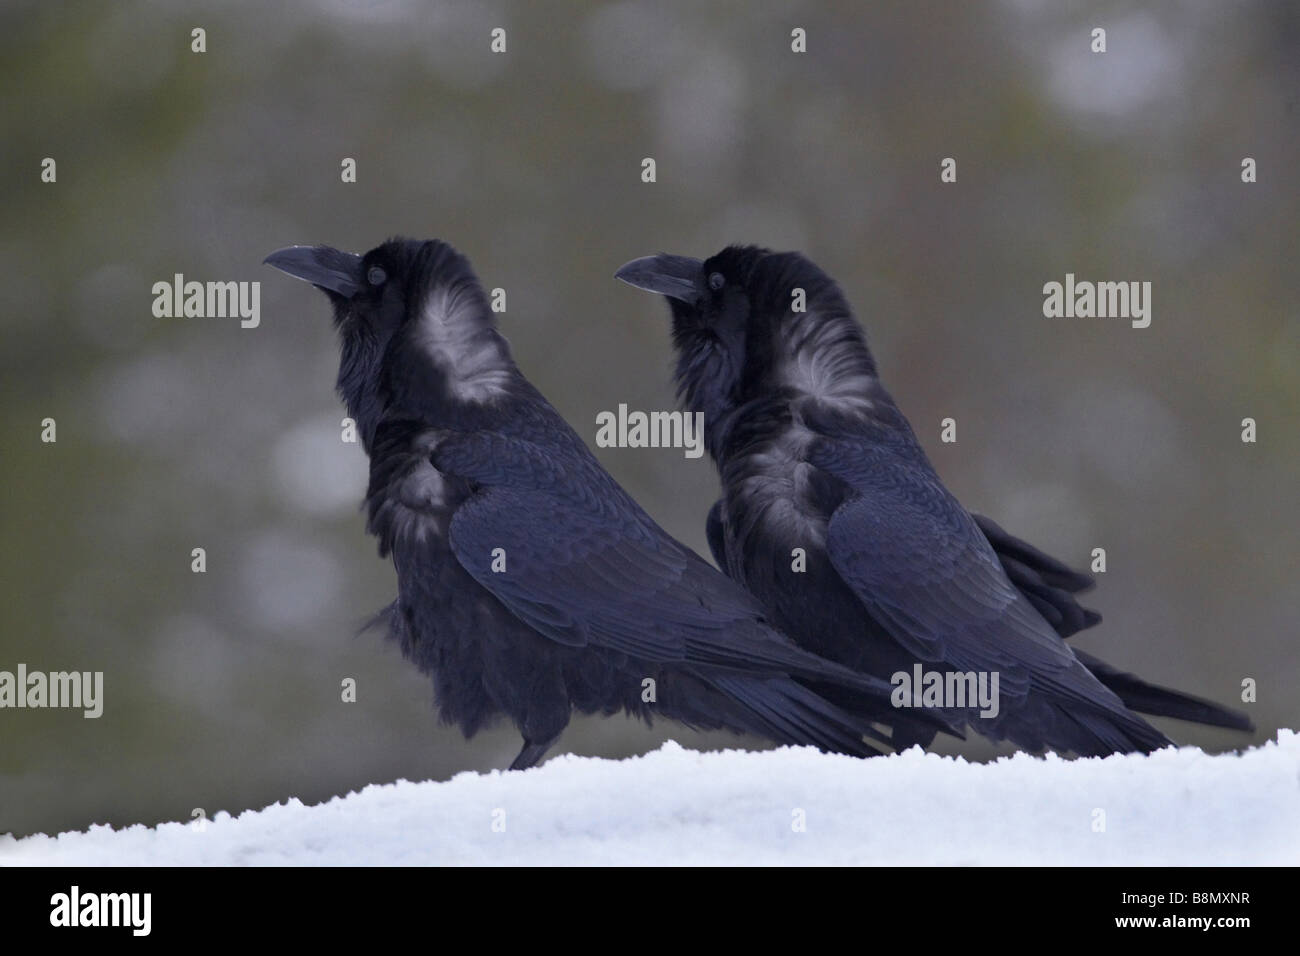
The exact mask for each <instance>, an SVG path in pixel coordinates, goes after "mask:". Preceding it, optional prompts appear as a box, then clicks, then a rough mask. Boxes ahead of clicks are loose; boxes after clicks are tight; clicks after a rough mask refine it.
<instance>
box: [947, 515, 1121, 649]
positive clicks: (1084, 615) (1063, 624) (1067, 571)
mask: <svg viewBox="0 0 1300 956" xmlns="http://www.w3.org/2000/svg"><path fill="white" fill-rule="evenodd" d="M971 517H972V518H973V519H974V520H975V524H977V525H978V526H979V529H980V531H982V532H983V533H984V537H985V538H987V539H988V542H989V544H991V545H992V546H993V550H994V551H996V552H997V555H998V560H1000V561H1001V562H1002V570H1003V571H1005V572H1006V573H1007V577H1008V578H1009V579H1010V580H1011V583H1012V584H1014V585H1015V586H1016V587H1017V588H1018V589H1019V590H1020V592H1021V593H1022V594H1023V595H1024V596H1025V597H1026V598H1028V599H1029V603H1031V604H1032V605H1033V606H1034V609H1035V610H1036V611H1038V613H1039V614H1041V615H1042V616H1043V618H1044V619H1045V620H1046V621H1047V623H1048V624H1050V625H1052V627H1053V628H1054V629H1055V630H1056V633H1057V634H1059V635H1061V637H1069V636H1070V635H1072V634H1076V633H1078V632H1079V631H1082V630H1085V629H1087V628H1090V627H1092V626H1093V625H1095V624H1098V623H1100V622H1101V615H1100V614H1098V613H1097V612H1096V611H1094V610H1091V609H1090V608H1086V607H1083V606H1082V605H1080V604H1079V602H1078V600H1077V599H1076V598H1075V596H1074V595H1075V594H1077V593H1078V592H1080V591H1087V590H1089V589H1090V588H1092V586H1093V583H1094V582H1093V580H1092V575H1090V574H1084V573H1082V572H1079V571H1075V570H1073V569H1072V568H1070V567H1068V566H1066V565H1065V564H1062V563H1061V562H1060V561H1058V560H1056V558H1053V557H1052V556H1051V555H1049V554H1045V553H1044V552H1042V551H1040V550H1038V548H1035V547H1034V546H1033V545H1032V544H1029V543H1028V542H1026V541H1022V540H1020V539H1019V538H1017V537H1016V536H1015V535H1012V534H1008V533H1007V532H1006V531H1005V530H1003V529H1002V527H1001V526H999V525H998V524H997V522H995V521H994V520H993V519H992V518H986V517H985V516H984V515H978V514H975V513H974V512H972V513H971Z"/></svg>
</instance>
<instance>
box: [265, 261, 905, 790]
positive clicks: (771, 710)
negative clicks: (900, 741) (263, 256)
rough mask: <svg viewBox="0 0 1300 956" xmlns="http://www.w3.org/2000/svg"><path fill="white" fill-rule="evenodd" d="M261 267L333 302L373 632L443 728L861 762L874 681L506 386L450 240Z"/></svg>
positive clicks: (496, 348) (465, 268) (530, 744)
mask: <svg viewBox="0 0 1300 956" xmlns="http://www.w3.org/2000/svg"><path fill="white" fill-rule="evenodd" d="M267 262H268V263H270V264H272V265H274V266H276V267H277V268H279V269H282V270H283V271H285V272H287V273H289V274H290V275H294V276H297V277H299V278H302V279H306V280H308V281H310V282H312V283H313V284H315V285H316V286H317V287H318V288H320V289H322V291H324V292H325V293H326V295H327V296H328V297H329V299H330V302H331V303H332V305H333V309H334V321H335V325H336V327H337V329H338V332H339V335H340V340H341V344H342V360H341V363H340V369H339V378H338V390H339V393H340V394H341V395H342V397H343V400H344V402H345V403H346V405H347V408H348V412H349V414H350V415H351V416H352V417H353V418H354V419H355V420H356V422H357V425H358V430H359V433H360V436H361V439H362V442H363V444H364V446H365V450H366V453H367V454H368V455H369V458H370V484H369V489H368V491H367V494H366V510H367V514H368V519H369V520H368V530H369V531H370V533H372V534H374V535H375V536H376V537H377V538H378V539H379V551H380V554H381V555H384V556H387V555H391V556H392V559H393V563H394V565H395V567H396V570H397V579H398V596H397V599H396V601H395V602H394V603H393V604H392V606H391V607H390V608H389V609H388V611H387V612H386V614H385V618H386V620H387V623H388V627H389V631H390V633H391V635H392V637H393V638H394V639H395V640H397V641H398V642H399V643H400V645H401V648H402V651H403V653H404V654H405V655H406V657H408V658H409V659H410V660H412V661H414V662H415V664H416V665H417V666H418V667H419V668H420V670H422V671H423V672H425V673H426V674H428V675H430V676H431V678H432V680H433V685H434V689H435V696H436V700H437V704H438V708H439V711H440V714H441V716H442V718H443V719H444V720H446V721H448V722H452V723H455V724H457V725H459V726H460V728H461V729H462V730H463V731H464V733H465V734H466V736H470V735H473V734H474V733H475V732H476V731H478V730H479V729H480V728H482V727H484V726H485V725H487V724H488V723H490V722H491V721H493V720H494V719H495V718H497V717H499V716H501V715H505V716H506V717H508V718H509V719H510V720H512V721H513V722H514V724H515V726H516V727H517V728H518V729H519V732H520V734H521V735H522V736H523V738H524V745H523V748H522V750H521V751H520V753H519V756H518V758H517V759H516V760H515V761H514V763H513V764H512V767H514V768H524V767H528V766H531V765H532V764H534V763H536V762H537V761H538V760H539V759H540V758H541V757H542V755H543V754H544V753H545V752H546V750H547V749H548V748H549V747H550V746H551V745H552V744H553V743H554V742H555V740H556V739H557V738H558V737H559V736H560V733H561V732H562V731H563V730H564V727H565V726H566V725H567V724H568V722H569V719H570V715H571V713H572V712H573V711H574V710H577V711H580V712H582V713H587V714H595V713H599V714H613V713H616V712H618V711H626V712H628V713H630V714H634V715H636V716H638V717H642V718H644V719H646V720H647V721H649V720H650V718H651V717H652V716H655V715H658V716H664V717H668V718H671V719H674V720H678V721H681V722H682V723H684V724H687V725H690V726H692V727H697V728H705V729H713V728H727V729H730V730H734V731H738V732H739V731H747V732H750V733H753V734H757V735H759V736H761V737H765V738H767V739H768V740H771V741H775V742H777V743H782V744H810V745H814V746H817V747H821V748H823V749H825V750H832V751H838V752H844V753H850V754H858V755H868V754H871V753H873V752H875V751H874V750H873V748H871V747H869V746H868V745H867V744H866V743H864V741H863V737H864V735H870V734H873V733H876V732H875V731H873V729H872V728H871V726H870V722H869V720H868V719H867V716H866V715H869V714H871V713H873V712H878V711H881V710H883V709H884V708H887V706H888V695H889V687H888V685H887V684H885V683H884V682H882V681H879V680H878V679H876V678H872V677H870V676H865V675H860V674H856V673H854V672H852V671H850V670H848V669H847V668H844V667H842V666H840V665H837V664H834V663H831V662H828V661H824V660H821V659H820V658H818V657H816V656H815V655H813V654H811V653H809V652H807V651H804V650H802V649H800V648H798V647H797V646H795V645H794V644H793V643H792V642H791V641H790V640H789V639H788V638H786V637H785V636H783V635H781V634H779V633H778V632H777V631H775V630H773V629H772V628H771V627H770V626H768V625H767V624H766V623H765V622H764V615H763V611H762V609H761V608H760V607H759V605H758V604H757V602H756V601H755V600H754V599H753V598H752V597H751V596H750V595H749V594H747V593H746V592H745V591H744V590H743V589H742V588H741V587H739V586H738V585H737V584H735V583H734V582H733V581H731V580H730V579H728V578H727V577H726V576H725V575H723V574H720V573H719V572H718V571H716V570H715V569H714V568H713V567H711V566H710V565H709V564H708V563H707V562H706V561H704V560H703V559H702V558H700V557H699V556H698V555H696V554H694V553H693V552H691V551H690V550H689V549H687V548H686V547H684V546H683V545H681V544H679V543H678V542H677V541H675V540H673V539H672V538H671V537H670V536H669V535H668V534H667V533H666V532H664V531H663V530H662V529H661V528H659V527H658V526H657V525H656V524H655V523H654V522H653V521H652V520H651V519H650V518H649V516H648V515H646V513H645V512H644V511H643V510H642V509H641V508H640V507H639V506H638V505H637V504H636V502H635V501H633V500H632V499H631V497H629V496H628V494H627V493H626V492H625V491H624V490H623V489H622V488H621V487H619V485H618V484H617V483H616V482H615V481H614V480H613V478H611V477H610V476H609V474H608V473H607V472H605V471H604V469H603V468H601V466H600V465H599V463H598V462H597V461H596V459H595V458H594V457H593V456H592V455H591V453H590V452H589V451H588V449H587V447H586V446H585V445H584V444H583V442H582V440H581V439H580V438H579V437H578V435H577V434H576V433H575V432H574V431H573V430H572V429H571V428H570V427H569V426H568V425H567V424H566V423H565V422H564V421H563V419H562V418H561V417H560V416H559V414H558V413H557V412H556V411H555V409H554V408H552V407H551V405H550V404H549V403H548V402H547V401H546V399H545V398H543V397H542V395H541V394H540V393H538V391H537V390H536V389H535V388H533V386H532V385H531V384H530V383H529V382H528V381H527V380H526V379H525V378H524V376H523V375H522V374H521V373H520V371H519V369H518V368H517V367H516V366H515V363H514V361H513V360H512V358H511V355H510V350H509V347H508V345H507V343H506V341H505V339H504V338H502V336H501V335H500V333H499V332H498V331H497V330H496V328H495V323H494V321H493V313H492V311H491V309H490V308H489V305H488V301H487V297H486V294H485V293H484V291H483V289H482V287H481V286H480V284H479V282H478V280H477V278H476V277H475V275H474V273H473V271H472V270H471V268H470V265H469V263H468V262H467V261H466V259H465V258H464V257H463V256H461V255H460V254H459V253H458V252H456V251H455V250H454V249H453V248H452V247H450V246H449V245H447V244H446V243H443V242H439V241H425V242H420V241H413V240H401V239H397V240H392V241H389V242H386V243H384V244H383V245H381V246H379V247H378V248H376V249H373V250H371V251H370V252H368V253H366V254H365V255H364V256H357V255H351V254H348V253H342V252H339V251H337V250H334V249H329V248H327V247H305V246H298V247H291V248H289V249H284V250H281V251H279V252H276V253H273V254H272V255H271V256H270V257H268V259H267ZM647 682H653V684H652V685H651V684H648V683H647ZM822 684H827V685H836V686H837V687H838V689H839V692H840V693H841V694H842V699H843V700H844V701H845V702H846V703H847V704H850V705H851V706H852V712H849V711H846V710H844V709H841V708H840V707H837V706H836V705H835V704H833V703H831V702H829V701H828V700H827V699H825V698H824V697H823V696H822V695H821V694H820V693H819V692H818V690H817V688H818V687H820V686H821V685H822ZM651 688H652V689H653V693H651ZM650 697H653V699H649V698H650Z"/></svg>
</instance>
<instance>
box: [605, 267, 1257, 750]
mask: <svg viewBox="0 0 1300 956" xmlns="http://www.w3.org/2000/svg"><path fill="white" fill-rule="evenodd" d="M617 275H618V277H619V278H621V279H624V280H625V281H627V282H628V283H630V284H632V285H635V286H637V287H639V288H643V289H646V290H648V291H653V292H658V293H661V294H663V295H665V296H666V297H667V298H668V302H669V305H670V308H671V314H672V322H673V326H672V331H673V341H674V344H675V347H676V350H677V354H678V362H677V372H676V377H677V383H678V388H679V393H680V396H681V398H682V401H683V403H684V405H685V406H686V407H687V408H689V409H692V410H698V411H702V412H703V413H704V422H705V445H706V447H707V448H708V450H709V452H710V454H711V456H712V457H713V459H714V460H715V462H716V463H717V466H718V470H719V472H720V475H721V479H722V485H723V496H722V498H721V500H720V501H719V502H718V503H717V504H716V505H715V506H714V508H713V510H712V511H711V512H710V514H709V519H708V536H709V542H710V545H711V548H712V550H713V553H714V556H715V558H716V559H717V561H718V563H719V565H720V566H721V567H723V568H724V569H725V570H726V571H727V573H728V574H730V575H731V576H732V577H734V578H735V579H736V580H737V581H739V582H741V583H743V584H744V585H745V586H746V588H747V589H748V590H750V591H751V592H752V593H753V594H754V595H756V596H757V597H758V598H759V599H760V600H761V601H762V602H763V604H764V606H765V607H766V609H767V611H768V613H769V615H770V616H771V620H772V621H773V623H774V624H776V625H777V626H778V627H780V628H782V629H783V630H784V631H785V632H786V633H788V634H789V635H790V636H791V637H793V638H794V639H795V640H796V641H797V642H798V643H799V644H800V645H801V646H803V647H805V648H807V649H808V650H811V651H813V652H814V653H817V654H819V655H821V656H824V657H828V658H830V659H832V660H836V661H839V662H841V663H843V664H846V665H848V666H851V667H853V668H855V669H858V670H860V671H862V672H864V673H868V674H873V675H875V676H878V677H881V678H884V679H889V678H890V677H891V676H892V675H893V674H896V673H908V672H911V671H912V669H913V666H914V665H915V664H917V663H920V664H922V665H924V666H925V667H926V668H933V669H935V670H938V671H941V672H945V673H946V672H963V673H964V672H977V673H994V672H996V673H997V674H998V675H999V678H1000V701H999V708H998V713H997V714H996V716H988V715H985V716H981V715H980V714H979V713H977V712H976V710H975V709H974V708H969V707H968V708H965V709H963V710H961V711H953V712H950V713H949V714H948V716H949V717H950V718H951V719H953V720H956V721H958V722H960V723H964V724H967V725H968V726H970V727H971V728H972V729H974V730H976V731H977V732H979V733H981V734H983V735H985V736H987V737H989V738H992V739H994V740H1009V741H1011V742H1013V743H1015V744H1016V745H1018V746H1021V747H1024V748H1026V749H1031V750H1042V749H1048V748H1050V749H1054V750H1058V751H1061V752H1067V751H1072V752H1074V753H1078V754H1089V755H1093V754H1106V753H1112V752H1116V751H1120V752H1126V751H1133V750H1137V751H1150V750H1152V749H1155V748H1158V747H1160V746H1163V745H1165V744H1168V743H1169V740H1168V739H1167V738H1166V737H1165V735H1164V734H1162V733H1161V732H1160V731H1158V730H1156V729H1155V728H1154V727H1152V726H1151V725H1150V724H1148V723H1147V722H1146V721H1145V720H1143V719H1142V718H1141V717H1139V716H1138V715H1137V714H1136V713H1134V711H1133V709H1131V708H1137V709H1140V710H1142V711H1144V712H1146V713H1150V714H1157V715H1167V716H1174V717H1181V718H1183V719H1189V720H1196V721H1200V722H1202V723H1207V724H1214V725H1218V726H1224V727H1232V728H1236V729H1243V730H1244V729H1250V727H1251V725H1250V722H1249V721H1248V720H1247V719H1246V718H1245V717H1244V716H1243V715H1241V714H1237V713H1234V712H1232V711H1229V710H1226V709H1224V708H1222V707H1219V706H1218V705H1216V704H1213V703H1211V702H1209V701H1204V700H1200V699H1199V698H1195V697H1191V696H1189V695H1185V694H1182V693H1180V692H1177V691H1172V690H1168V689H1165V688H1160V687H1155V686H1153V685H1150V684H1147V683H1146V682H1144V681H1142V680H1141V679H1139V678H1137V677H1135V676H1134V675H1132V674H1126V673H1123V672H1121V671H1118V670H1116V669H1114V668H1112V667H1110V666H1109V665H1107V664H1105V663H1103V662H1101V661H1099V660H1097V659H1096V658H1094V657H1091V656H1089V655H1084V654H1076V653H1074V652H1073V651H1072V650H1071V648H1070V647H1069V646H1068V645H1067V644H1066V643H1065V641H1064V640H1063V638H1065V637H1068V636H1069V635H1071V634H1073V633H1076V632H1077V631H1079V630H1081V629H1084V628H1087V627H1090V626H1092V625H1093V624H1095V623H1097V621H1099V620H1100V617H1099V616H1098V615H1097V614H1096V613H1095V612H1093V611H1089V610H1086V609H1084V608H1082V607H1080V606H1079V604H1078V602H1077V600H1076V598H1075V595H1076V594H1077V593H1078V592H1080V591H1082V590H1085V589H1086V588H1088V587H1089V586H1091V583H1092V581H1091V578H1090V577H1089V576H1088V575H1085V574H1081V573H1078V572H1075V571H1072V570H1071V569H1069V568H1068V567H1066V566H1065V565H1063V564H1061V563H1060V562H1059V561H1056V560H1055V559H1053V558H1051V557H1049V556H1048V555H1046V554H1044V553H1043V552H1041V551H1039V550H1038V549H1036V548H1034V547H1033V546H1031V545H1029V544H1026V543H1025V542H1023V541H1020V540H1018V539H1016V538H1015V537H1013V536H1011V535H1009V534H1008V533H1007V532H1005V531H1004V530H1002V529H1001V528H1000V527H998V526H997V525H996V524H995V523H994V522H992V521H990V520H989V519H987V518H982V517H979V516H975V515H972V514H970V513H969V512H967V511H966V509H965V508H963V507H962V506H961V504H960V503H959V502H958V501H957V500H956V498H954V497H953V495H952V494H951V493H950V492H949V491H948V489H947V488H945V487H944V485H943V483H942V482H941V481H940V479H939V477H938V475H937V474H936V473H935V471H934V469H933V467H932V466H931V464H930V462H929V460H928V459H927V457H926V455H925V452H924V451H923V450H922V448H921V446H920V443H919V442H918V441H917V440H916V436H915V435H914V434H913V432H912V429H911V427H910V425H909V424H908V422H907V419H906V418H904V416H903V414H902V412H901V411H899V409H898V406H897V405H896V404H895V403H894V401H893V399H892V398H891V397H890V395H889V393H888V392H887V391H886V390H885V388H884V386H883V385H882V384H881V382H880V378H879V376H878V374H877V369H876V363H875V360H874V358H873V357H872V355H871V352H870V350H869V349H868V347H867V343H866V340H865V337H864V336H863V333H862V329H861V327H860V326H859V325H858V323H857V321H856V320H855V319H854V317H853V314H852V312H851V311H850V309H849V306H848V303H847V302H846V301H845V299H844V297H843V295H842V293H841V292H840V290H839V288H838V286H837V285H836V284H835V282H834V281H833V280H832V279H831V278H830V277H829V276H827V275H826V274H825V273H824V272H822V270H820V269H819V268H818V267H817V266H816V265H814V264H813V263H812V262H810V261H809V260H808V259H806V258H805V257H803V256H802V255H799V254H797V253H772V252H769V251H767V250H765V249H760V248H757V247H752V246H733V247H730V248H727V249H725V250H723V251H722V252H721V253H719V254H718V255H716V256H714V257H712V258H711V259H709V260H707V261H705V262H701V261H700V260H698V259H691V258H688V257H685V256H668V255H661V256H651V257H647V258H644V259H638V260H634V261H633V262H630V263H628V264H627V265H625V266H624V267H623V268H621V269H620V270H619V271H618V273H617ZM800 305H802V306H803V308H802V309H801V308H799V306H800ZM795 549H802V551H803V552H804V553H805V555H806V567H805V568H804V569H802V570H796V569H795V566H794V562H792V554H794V553H795ZM932 737H933V732H932V731H930V730H924V731H922V732H921V733H919V734H914V733H913V728H911V727H908V726H903V727H901V728H896V729H895V739H896V742H906V741H907V740H914V741H915V742H918V743H922V744H928V743H929V742H930V740H931V739H932Z"/></svg>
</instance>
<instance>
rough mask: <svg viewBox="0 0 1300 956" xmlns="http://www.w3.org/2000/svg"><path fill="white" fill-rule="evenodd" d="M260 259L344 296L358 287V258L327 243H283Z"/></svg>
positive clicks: (349, 296) (350, 295)
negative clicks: (324, 244)
mask: <svg viewBox="0 0 1300 956" xmlns="http://www.w3.org/2000/svg"><path fill="white" fill-rule="evenodd" d="M262 262H263V263H264V264H266V265H268V266H275V267H276V268H277V269H279V270H280V271H281V272H284V273H287V274H288V275H291V276H293V277H294V278H295V279H303V280H305V281H307V282H310V283H311V284H312V285H314V286H316V287H317V288H319V289H325V290H326V291H327V292H333V293H336V294H337V295H341V296H343V297H344V298H347V299H350V298H352V297H353V296H354V295H356V294H357V290H358V289H360V288H361V257H360V256H358V255H353V254H352V253H350V252H340V251H339V250H337V249H331V248H330V247H329V246H287V247H286V248H284V249H277V250H276V251H275V252H273V253H271V254H270V255H269V256H267V257H266V258H265V259H263V260H262Z"/></svg>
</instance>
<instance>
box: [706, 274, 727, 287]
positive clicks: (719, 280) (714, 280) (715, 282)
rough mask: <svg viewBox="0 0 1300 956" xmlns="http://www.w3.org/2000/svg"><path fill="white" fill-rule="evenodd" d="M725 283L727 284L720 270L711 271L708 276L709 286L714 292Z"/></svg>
mask: <svg viewBox="0 0 1300 956" xmlns="http://www.w3.org/2000/svg"><path fill="white" fill-rule="evenodd" d="M726 284H727V277H726V276H724V275H723V274H722V273H721V272H715V273H713V275H711V276H709V288H710V289H712V290H713V291H714V292H717V291H718V290H719V289H721V288H722V287H723V286H724V285H726Z"/></svg>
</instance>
